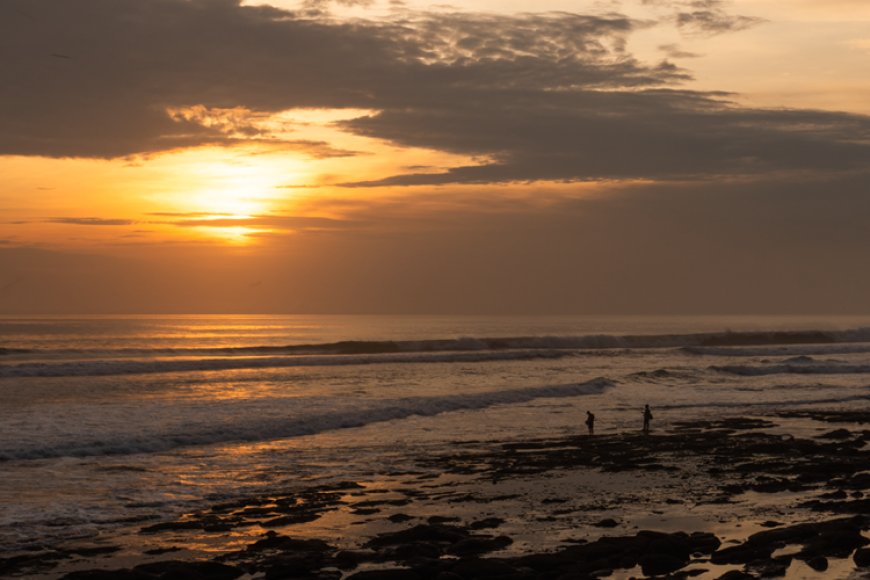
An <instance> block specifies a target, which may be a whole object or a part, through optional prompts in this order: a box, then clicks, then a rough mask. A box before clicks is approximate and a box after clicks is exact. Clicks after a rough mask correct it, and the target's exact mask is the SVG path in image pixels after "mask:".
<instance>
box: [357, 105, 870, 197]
mask: <svg viewBox="0 0 870 580" xmlns="http://www.w3.org/2000/svg"><path fill="white" fill-rule="evenodd" d="M529 101H530V99H529V98H528V97H527V96H526V95H503V96H502V98H500V99H498V100H495V99H493V100H486V101H482V102H480V103H475V102H470V103H454V104H452V105H451V107H450V108H449V109H447V108H439V109H434V108H430V109H426V110H413V109H412V110H404V111H384V112H382V113H380V114H378V115H375V116H372V117H366V118H362V119H356V120H353V121H349V122H347V126H348V127H349V128H350V129H351V130H353V131H355V132H359V133H363V134H366V135H371V136H379V137H381V138H384V137H386V138H387V139H390V140H392V141H394V142H399V143H402V144H405V145H413V146H418V147H432V148H436V149H442V150H447V151H452V152H455V153H465V154H476V155H489V156H491V158H492V159H493V161H492V162H490V163H484V164H482V165H475V166H465V167H457V168H453V169H451V170H449V171H447V172H444V173H434V174H433V173H411V174H405V175H398V176H393V177H388V178H386V179H382V180H379V181H372V182H363V183H349V184H346V185H349V186H379V185H431V184H445V183H491V182H505V181H534V180H548V179H549V180H567V181H572V180H591V179H602V178H613V179H619V178H644V177H646V178H676V177H682V178H688V177H694V178H702V177H707V176H717V175H756V174H764V173H768V172H772V171H776V172H781V171H795V170H800V171H806V170H815V171H844V170H851V169H860V168H863V167H866V166H867V164H868V162H870V145H868V141H867V139H868V138H870V118H868V117H862V116H857V115H848V114H840V113H827V112H821V111H800V110H795V111H784V110H760V109H759V110H756V109H746V108H740V107H736V106H732V105H730V104H729V103H728V102H726V101H724V100H722V98H721V96H717V95H705V94H700V93H696V92H678V91H641V92H613V91H611V92H587V93H570V94H549V95H546V96H540V97H538V98H537V101H536V104H532V103H530V102H529ZM542 101H545V102H546V106H544V105H543V103H542ZM536 105H537V106H536Z"/></svg>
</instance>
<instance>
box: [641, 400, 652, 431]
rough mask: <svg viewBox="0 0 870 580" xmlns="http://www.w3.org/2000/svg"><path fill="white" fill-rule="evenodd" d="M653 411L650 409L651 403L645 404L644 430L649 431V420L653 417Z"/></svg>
mask: <svg viewBox="0 0 870 580" xmlns="http://www.w3.org/2000/svg"><path fill="white" fill-rule="evenodd" d="M652 418H653V417H652V411H650V410H649V405H644V406H643V432H644V433H649V422H650V419H652Z"/></svg>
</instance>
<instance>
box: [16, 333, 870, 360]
mask: <svg viewBox="0 0 870 580" xmlns="http://www.w3.org/2000/svg"><path fill="white" fill-rule="evenodd" d="M856 342H868V343H870V328H856V329H852V330H784V331H749V332H730V331H725V332H708V333H695V334H637V335H611V334H590V335H580V336H519V337H505V338H477V337H464V338H455V339H431V340H345V341H339V342H330V343H322V344H295V345H276V346H270V345H266V346H239V347H221V348H158V349H139V348H128V349H108V350H105V349H104V350H93V351H89V350H77V349H70V350H61V351H41V353H40V352H39V351H28V350H24V349H12V348H6V349H3V348H0V354H13V353H26V352H36V353H40V354H52V355H55V354H61V355H88V354H95V355H96V354H101V355H103V356H116V357H123V356H128V357H139V356H270V355H271V356H278V355H363V354H399V353H429V352H467V351H487V350H516V349H523V350H551V349H613V348H680V347H683V348H687V349H689V351H690V352H692V350H691V349H695V348H697V349H699V350H698V352H699V353H700V354H706V352H705V351H704V350H703V349H704V348H709V347H736V346H764V345H799V344H832V343H856Z"/></svg>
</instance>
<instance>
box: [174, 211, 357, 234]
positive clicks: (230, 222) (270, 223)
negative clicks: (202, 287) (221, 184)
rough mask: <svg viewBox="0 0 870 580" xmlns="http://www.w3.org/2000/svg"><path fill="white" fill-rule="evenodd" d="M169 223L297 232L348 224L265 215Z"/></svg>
mask: <svg viewBox="0 0 870 580" xmlns="http://www.w3.org/2000/svg"><path fill="white" fill-rule="evenodd" d="M169 223H171V224H172V225H176V226H183V227H211V228H228V227H250V228H263V227H265V228H275V229H282V230H287V229H289V230H299V229H323V228H337V227H347V226H348V225H349V223H350V222H347V221H343V220H336V219H330V218H323V217H310V216H289V215H274V214H266V215H255V216H251V217H247V218H232V217H207V218H197V219H183V220H177V221H173V222H169Z"/></svg>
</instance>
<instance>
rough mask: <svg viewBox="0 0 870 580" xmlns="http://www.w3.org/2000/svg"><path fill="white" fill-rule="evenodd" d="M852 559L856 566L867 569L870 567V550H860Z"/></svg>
mask: <svg viewBox="0 0 870 580" xmlns="http://www.w3.org/2000/svg"><path fill="white" fill-rule="evenodd" d="M852 559H853V560H854V561H855V565H856V566H859V567H861V568H867V567H868V566H870V548H861V549H860V550H856V551H855V555H854V556H852Z"/></svg>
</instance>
